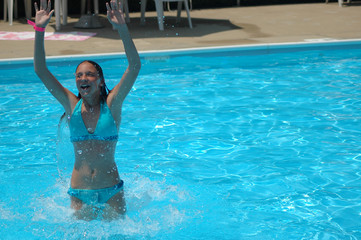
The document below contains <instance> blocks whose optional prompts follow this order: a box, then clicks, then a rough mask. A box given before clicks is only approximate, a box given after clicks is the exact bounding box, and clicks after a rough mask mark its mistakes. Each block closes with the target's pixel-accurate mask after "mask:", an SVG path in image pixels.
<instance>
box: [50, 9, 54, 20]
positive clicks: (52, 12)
mask: <svg viewBox="0 0 361 240" xmlns="http://www.w3.org/2000/svg"><path fill="white" fill-rule="evenodd" d="M53 14H54V9H53V10H51V12H50V13H49V16H50V17H49V18H51V17H52V16H53Z"/></svg>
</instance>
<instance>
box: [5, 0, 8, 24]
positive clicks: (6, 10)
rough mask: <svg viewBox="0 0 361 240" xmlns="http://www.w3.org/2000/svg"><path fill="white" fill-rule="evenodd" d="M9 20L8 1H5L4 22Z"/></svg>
mask: <svg viewBox="0 0 361 240" xmlns="http://www.w3.org/2000/svg"><path fill="white" fill-rule="evenodd" d="M7 18H8V1H7V0H4V22H6V19H7Z"/></svg>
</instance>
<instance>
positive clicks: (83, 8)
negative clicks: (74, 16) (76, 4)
mask: <svg viewBox="0 0 361 240" xmlns="http://www.w3.org/2000/svg"><path fill="white" fill-rule="evenodd" d="M80 14H81V15H84V14H85V0H81V3H80Z"/></svg>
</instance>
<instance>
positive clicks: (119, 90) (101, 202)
mask: <svg viewBox="0 0 361 240" xmlns="http://www.w3.org/2000/svg"><path fill="white" fill-rule="evenodd" d="M106 7H107V17H108V20H109V22H110V23H111V24H112V25H113V26H114V27H115V28H116V29H117V31H118V33H119V35H120V37H121V39H122V41H123V45H124V49H125V53H126V56H127V59H128V63H129V65H128V68H127V69H126V71H125V72H124V74H123V76H122V78H121V80H120V82H119V83H118V84H117V85H116V86H115V87H114V88H113V89H112V90H111V91H109V92H108V91H107V87H106V85H105V81H104V76H103V71H102V69H101V67H100V66H99V65H98V64H96V63H95V62H93V61H83V62H81V63H80V64H79V65H78V66H77V68H76V72H75V82H76V87H77V89H78V91H79V94H78V96H76V95H75V94H73V93H72V92H70V91H69V90H68V89H66V88H65V87H63V86H62V85H61V83H60V82H59V81H58V80H57V79H56V78H55V77H54V76H53V75H52V74H51V73H50V71H49V69H48V68H47V65H46V61H45V50H44V30H45V27H46V26H47V25H48V23H49V21H50V19H51V16H52V14H53V12H54V10H51V2H50V0H49V1H48V3H47V2H46V0H41V2H40V9H39V8H38V5H37V4H36V3H35V10H36V16H35V23H31V22H30V23H31V24H32V25H33V26H34V29H35V51H34V69H35V72H36V74H37V75H38V77H39V78H40V79H41V81H42V82H43V83H44V85H45V87H46V88H47V89H48V90H49V91H50V93H51V94H52V95H53V96H54V97H55V98H56V99H57V100H58V101H59V102H60V104H61V105H62V106H63V107H64V109H65V114H66V116H68V119H70V120H69V128H70V136H71V139H70V140H71V141H72V143H73V146H74V153H75V164H74V168H73V173H72V177H71V186H70V189H69V191H68V193H69V195H70V196H71V207H72V208H73V209H75V210H76V212H75V213H76V214H75V215H76V216H77V217H78V218H81V219H89V220H90V219H93V218H95V217H97V216H98V215H99V214H100V213H102V214H103V216H104V217H114V216H119V214H124V213H125V211H126V208H125V200H124V193H123V181H122V180H121V179H120V177H119V173H118V169H117V166H116V163H115V160H114V154H115V147H116V143H117V140H118V130H119V125H120V122H121V111H122V104H123V101H124V99H125V97H126V96H127V94H128V93H129V91H130V90H131V88H132V86H133V84H134V82H135V80H136V78H137V76H138V73H139V70H140V66H141V63H140V59H139V55H138V52H137V49H136V48H135V46H134V43H133V40H132V38H131V37H130V34H129V31H128V28H127V25H126V24H125V20H124V16H123V13H122V11H121V8H120V7H121V6H120V4H119V5H118V4H117V3H116V1H115V0H111V2H110V4H109V3H106ZM100 210H102V211H100Z"/></svg>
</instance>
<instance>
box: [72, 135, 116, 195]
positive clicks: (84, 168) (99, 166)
mask: <svg viewBox="0 0 361 240" xmlns="http://www.w3.org/2000/svg"><path fill="white" fill-rule="evenodd" d="M115 146H116V142H104V141H97V140H90V141H84V142H77V143H74V152H75V164H74V169H73V173H72V177H71V187H72V188H74V189H101V188H107V187H111V186H114V185H115V184H117V183H119V181H120V178H119V173H118V168H117V165H116V163H115V161H114V152H115Z"/></svg>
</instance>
